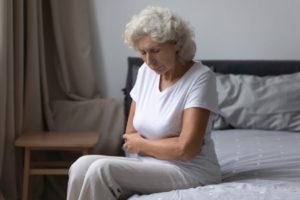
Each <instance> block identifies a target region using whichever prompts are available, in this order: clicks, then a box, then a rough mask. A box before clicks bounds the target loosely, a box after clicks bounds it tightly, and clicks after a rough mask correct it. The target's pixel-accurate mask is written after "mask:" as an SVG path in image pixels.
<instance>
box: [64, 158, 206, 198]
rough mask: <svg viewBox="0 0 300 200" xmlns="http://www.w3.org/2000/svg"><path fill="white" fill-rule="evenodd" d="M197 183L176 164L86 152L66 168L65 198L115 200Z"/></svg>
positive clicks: (192, 185)
mask: <svg viewBox="0 0 300 200" xmlns="http://www.w3.org/2000/svg"><path fill="white" fill-rule="evenodd" d="M199 185H200V183H199V182H198V181H197V180H196V179H194V178H193V177H191V176H189V175H187V174H186V173H184V172H183V171H182V170H180V169H179V168H178V167H177V166H173V165H171V164H160V163H144V162H142V161H139V160H138V159H135V158H126V157H113V156H100V155H88V156H82V157H80V158H79V159H78V160H77V161H76V162H75V163H74V164H73V165H72V166H71V168H70V170H69V183H68V192H67V199H68V200H77V199H80V200H93V199H95V200H96V199H97V200H116V199H126V198H128V197H130V196H131V195H133V194H149V193H155V192H164V191H170V190H174V189H185V188H191V187H197V186H199Z"/></svg>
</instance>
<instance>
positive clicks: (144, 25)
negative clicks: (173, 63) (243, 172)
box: [124, 6, 196, 63]
mask: <svg viewBox="0 0 300 200" xmlns="http://www.w3.org/2000/svg"><path fill="white" fill-rule="evenodd" d="M145 36H150V37H151V39H152V40H153V41H155V42H158V43H164V42H169V41H172V42H175V43H176V49H177V53H178V56H179V60H180V61H181V62H182V63H185V62H187V61H190V60H192V59H193V58H194V56H195V52H196V43H195V41H194V32H193V31H192V29H191V28H190V27H189V25H188V23H187V22H185V21H184V20H183V19H182V18H181V17H179V16H178V15H175V14H174V13H172V11H171V10H170V9H168V8H162V7H153V6H150V7H147V8H146V9H144V10H142V11H141V12H140V13H139V14H138V15H134V16H133V17H132V18H131V20H130V22H129V23H128V24H127V25H126V28H125V33H124V38H125V43H127V44H128V46H129V47H131V48H134V49H136V46H135V45H136V42H137V41H138V40H139V39H141V38H143V37H145Z"/></svg>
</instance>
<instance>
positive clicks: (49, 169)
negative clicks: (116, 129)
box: [15, 132, 99, 200]
mask: <svg viewBox="0 0 300 200" xmlns="http://www.w3.org/2000/svg"><path fill="white" fill-rule="evenodd" d="M98 139H99V133H97V132H29V133H23V134H22V135H21V136H20V137H19V138H17V140H16V141H15V145H16V146H17V147H24V150H25V155H24V175H23V176H24V177H23V193H22V199H23V200H26V199H27V198H28V190H29V183H30V175H67V174H68V169H69V167H70V164H71V163H70V162H67V161H60V162H59V161H43V162H34V161H32V159H31V154H32V151H49V150H52V151H53V150H55V151H78V152H80V153H81V155H86V154H88V153H89V150H90V149H91V148H93V147H94V146H95V145H96V143H97V142H98ZM38 166H39V167H38Z"/></svg>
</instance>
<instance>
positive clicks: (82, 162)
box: [69, 155, 100, 177]
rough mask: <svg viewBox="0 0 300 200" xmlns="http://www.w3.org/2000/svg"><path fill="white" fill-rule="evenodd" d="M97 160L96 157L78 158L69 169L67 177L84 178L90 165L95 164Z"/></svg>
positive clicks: (97, 157)
mask: <svg viewBox="0 0 300 200" xmlns="http://www.w3.org/2000/svg"><path fill="white" fill-rule="evenodd" d="M97 159H100V157H99V156H98V155H86V156H81V157H80V158H78V159H77V160H76V161H75V162H74V163H73V164H72V165H71V167H70V169H69V176H71V175H73V174H74V175H75V176H77V177H78V176H84V175H85V174H86V172H87V170H88V168H89V167H90V165H91V164H92V163H93V162H95V161H96V160H97Z"/></svg>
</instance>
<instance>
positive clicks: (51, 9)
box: [0, 0, 124, 200]
mask: <svg viewBox="0 0 300 200" xmlns="http://www.w3.org/2000/svg"><path fill="white" fill-rule="evenodd" d="M88 3H89V1H81V0H63V1H61V0H48V1H41V0H30V1H27V0H0V94H1V95H0V200H2V199H6V200H10V199H17V198H18V197H20V188H21V185H20V184H18V183H20V181H21V177H22V159H21V158H22V151H21V150H20V149H16V148H15V147H14V140H15V139H16V138H17V137H18V136H19V135H20V134H22V133H23V132H24V131H33V130H58V131H63V130H68V131H82V130H93V131H99V134H100V133H101V141H99V144H98V145H97V147H96V149H95V152H96V153H102V154H110V155H115V154H119V153H120V151H119V150H120V145H121V134H122V129H123V127H122V126H123V124H124V123H123V112H122V106H121V105H119V104H118V103H117V102H115V101H112V100H108V99H101V98H100V95H99V93H98V92H97V88H96V84H95V78H94V75H93V74H94V73H93V66H92V58H91V55H92V53H91V51H92V46H91V41H90V31H89V30H90V28H89V15H88V13H89V11H88ZM54 188H55V187H54ZM57 188H60V187H57ZM37 198H43V199H47V198H46V197H45V196H43V194H41V195H40V196H39V197H37ZM60 198H61V199H63V196H61V197H60ZM55 199H59V198H58V197H55Z"/></svg>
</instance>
